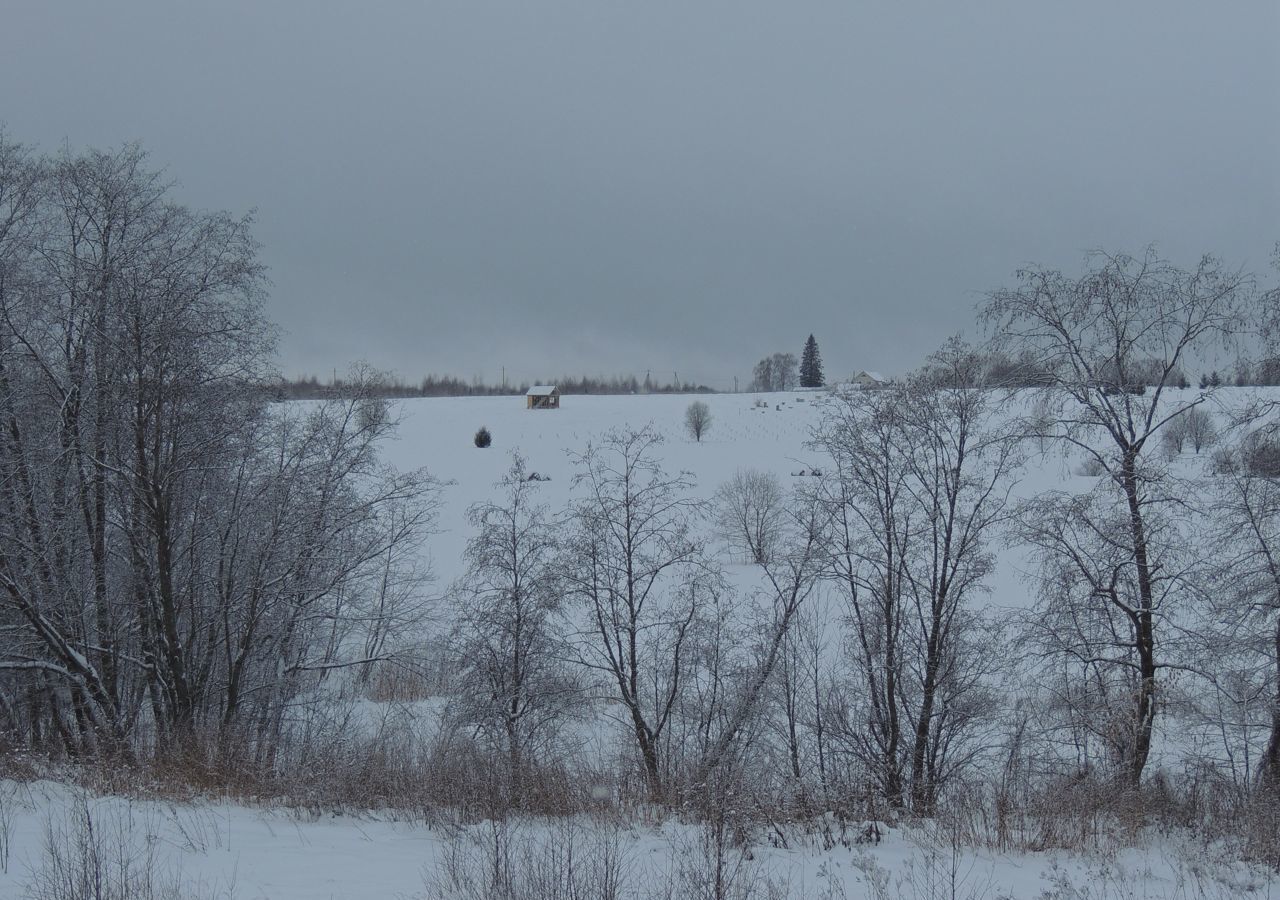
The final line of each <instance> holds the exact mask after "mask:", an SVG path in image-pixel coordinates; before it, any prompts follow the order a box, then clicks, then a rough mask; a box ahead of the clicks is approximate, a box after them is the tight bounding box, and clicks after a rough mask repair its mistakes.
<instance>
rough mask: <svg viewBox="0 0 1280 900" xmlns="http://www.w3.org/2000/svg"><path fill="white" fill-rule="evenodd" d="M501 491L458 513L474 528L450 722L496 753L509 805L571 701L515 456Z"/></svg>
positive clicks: (561, 627)
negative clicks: (493, 500)
mask: <svg viewBox="0 0 1280 900" xmlns="http://www.w3.org/2000/svg"><path fill="white" fill-rule="evenodd" d="M501 487H502V488H503V489H504V491H505V498H504V500H503V501H502V502H501V503H479V504H476V505H474V506H472V507H471V509H470V510H469V512H468V519H469V520H470V522H471V524H472V526H473V527H474V528H476V529H477V531H476V534H475V536H474V537H472V538H471V540H470V541H469V542H468V544H467V551H466V560H467V564H468V565H467V572H466V574H465V575H464V576H463V578H462V580H461V581H460V583H459V585H458V587H457V593H458V595H459V597H460V603H459V609H458V618H459V623H458V649H459V651H460V652H459V656H458V663H459V667H460V671H461V675H462V677H461V682H460V684H459V688H458V699H457V702H456V703H455V708H454V715H455V717H456V719H457V721H458V722H460V723H461V724H463V725H465V726H468V727H471V728H474V729H475V731H476V733H477V734H478V735H479V736H480V737H481V738H482V739H483V741H484V743H485V744H486V745H487V746H488V747H490V748H491V749H493V750H495V751H496V752H497V753H498V754H499V759H500V760H501V761H502V763H501V764H502V765H504V766H505V768H506V770H507V772H506V779H505V780H506V782H507V784H509V786H510V792H511V793H510V800H511V802H512V803H514V804H515V805H517V806H518V805H520V804H521V803H522V802H523V800H524V794H525V780H526V774H527V771H529V770H532V769H536V768H537V766H538V765H539V764H540V763H541V762H544V761H545V760H544V759H543V756H544V754H545V753H546V752H547V751H548V750H549V749H550V748H551V747H552V745H553V743H554V742H555V740H556V739H557V737H558V735H559V733H560V730H561V726H563V724H564V722H565V720H566V719H568V718H569V717H570V716H571V714H572V712H573V707H574V706H575V704H576V702H577V700H578V699H579V694H578V691H577V686H576V684H575V682H574V679H573V678H572V676H571V674H570V673H569V671H568V670H567V669H566V668H565V665H564V663H563V660H564V659H566V657H567V651H566V647H565V646H564V640H563V638H562V637H561V635H562V634H563V633H564V631H565V624H564V622H563V621H562V620H561V619H560V616H561V615H562V613H563V610H562V608H561V593H560V590H559V588H558V584H557V577H556V568H555V561H556V553H557V547H556V542H555V531H554V528H553V524H552V522H551V521H550V519H549V518H548V514H547V511H546V508H545V507H544V506H542V505H540V504H538V503H537V497H536V492H537V489H538V484H537V483H536V482H533V481H530V480H529V477H528V470H527V468H526V466H525V461H524V459H523V458H522V457H521V456H520V455H519V454H513V458H512V462H511V468H510V469H508V471H507V474H506V477H505V478H504V480H503V481H502V483H501Z"/></svg>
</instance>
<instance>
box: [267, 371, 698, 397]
mask: <svg viewBox="0 0 1280 900" xmlns="http://www.w3.org/2000/svg"><path fill="white" fill-rule="evenodd" d="M367 376H368V373H366V375H365V377H362V378H360V379H357V380H355V381H352V380H351V379H347V378H343V377H341V376H339V375H336V374H335V375H334V376H333V377H332V378H331V379H330V380H329V381H327V382H323V381H321V380H320V379H319V378H317V377H316V376H314V375H310V376H307V377H304V378H294V379H277V380H275V381H274V383H273V385H272V393H273V396H274V397H275V398H276V399H277V400H312V399H322V398H332V397H350V396H352V395H353V394H354V393H363V394H365V395H369V396H375V397H380V398H383V399H407V398H411V397H496V396H519V395H521V394H524V393H525V392H526V391H528V390H529V387H530V385H529V383H527V382H519V383H514V382H513V383H511V384H486V383H484V382H482V381H480V380H479V379H473V380H471V381H464V380H462V379H461V378H455V377H453V376H451V375H428V376H426V377H425V378H423V379H422V380H421V381H419V382H418V383H416V384H412V383H409V382H406V381H404V380H403V379H402V378H399V377H397V376H395V375H390V374H382V375H380V376H378V377H377V378H376V379H372V380H371V379H370V378H369V377H367ZM538 383H539V384H554V385H556V386H557V387H558V388H559V389H560V393H561V394H708V393H711V388H709V387H707V386H706V385H701V384H694V383H691V382H686V381H676V380H673V381H669V382H660V381H655V380H654V379H652V378H651V377H650V376H649V375H648V374H646V375H645V377H644V378H643V379H639V378H636V376H634V375H614V376H612V377H606V376H590V375H580V376H569V375H566V376H564V377H563V378H559V379H554V378H553V379H550V380H548V381H541V382H538Z"/></svg>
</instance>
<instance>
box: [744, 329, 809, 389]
mask: <svg viewBox="0 0 1280 900" xmlns="http://www.w3.org/2000/svg"><path fill="white" fill-rule="evenodd" d="M751 376H752V377H751V385H750V387H749V388H748V389H749V390H752V391H789V390H791V389H792V388H794V387H796V386H799V387H804V388H817V387H822V386H823V385H824V384H826V377H825V376H824V375H823V372H822V354H821V352H820V351H819V350H818V342H817V341H816V340H815V339H814V337H813V335H809V337H808V339H807V340H806V341H805V343H804V350H803V351H802V352H801V354H800V361H799V363H797V362H796V358H795V355H794V354H791V353H774V354H773V355H772V356H766V357H765V358H764V359H762V360H760V361H759V362H758V363H756V366H755V368H754V369H753V370H752V373H751Z"/></svg>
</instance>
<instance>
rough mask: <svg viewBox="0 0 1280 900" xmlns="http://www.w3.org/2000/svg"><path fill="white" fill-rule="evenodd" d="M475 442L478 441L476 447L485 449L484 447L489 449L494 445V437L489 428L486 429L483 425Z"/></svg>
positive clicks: (477, 433)
mask: <svg viewBox="0 0 1280 900" xmlns="http://www.w3.org/2000/svg"><path fill="white" fill-rule="evenodd" d="M475 440H476V446H477V447H480V448H482V449H483V448H484V447H488V446H489V445H490V444H491V443H493V435H491V434H490V433H489V429H488V428H485V427H484V426H483V425H481V426H480V430H479V431H477V432H476V438H475Z"/></svg>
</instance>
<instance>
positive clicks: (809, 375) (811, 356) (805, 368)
mask: <svg viewBox="0 0 1280 900" xmlns="http://www.w3.org/2000/svg"><path fill="white" fill-rule="evenodd" d="M824 383H825V382H824V379H823V376H822V354H820V353H819V352H818V342H817V341H815V340H814V339H813V335H809V340H807V341H805V342H804V352H803V353H802V354H801V355H800V387H807V388H815V387H822V385H823V384H824Z"/></svg>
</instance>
